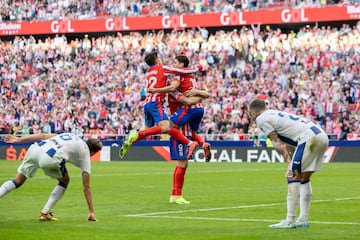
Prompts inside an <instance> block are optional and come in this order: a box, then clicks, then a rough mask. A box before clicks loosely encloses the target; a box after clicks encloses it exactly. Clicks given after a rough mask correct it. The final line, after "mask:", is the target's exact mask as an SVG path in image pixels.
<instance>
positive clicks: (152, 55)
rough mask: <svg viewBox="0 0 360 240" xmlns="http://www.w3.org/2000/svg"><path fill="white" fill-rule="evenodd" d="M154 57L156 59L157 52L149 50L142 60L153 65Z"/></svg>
mask: <svg viewBox="0 0 360 240" xmlns="http://www.w3.org/2000/svg"><path fill="white" fill-rule="evenodd" d="M156 59H158V53H157V52H151V53H148V54H146V56H145V58H144V60H145V62H146V64H147V65H149V66H152V65H155V63H156Z"/></svg>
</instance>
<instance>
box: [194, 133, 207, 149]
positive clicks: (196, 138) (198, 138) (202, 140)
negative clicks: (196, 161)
mask: <svg viewBox="0 0 360 240" xmlns="http://www.w3.org/2000/svg"><path fill="white" fill-rule="evenodd" d="M192 138H193V140H194V141H195V142H198V144H199V145H200V146H203V145H204V142H205V141H204V138H202V137H201V136H200V135H199V134H197V133H193V134H192Z"/></svg>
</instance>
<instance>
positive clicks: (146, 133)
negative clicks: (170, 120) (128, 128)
mask: <svg viewBox="0 0 360 240" xmlns="http://www.w3.org/2000/svg"><path fill="white" fill-rule="evenodd" d="M161 133H162V130H161V127H159V126H154V127H150V128H147V129H144V130H140V131H139V132H138V134H139V137H138V139H136V142H138V141H140V140H142V139H144V138H146V137H147V136H152V135H156V134H161Z"/></svg>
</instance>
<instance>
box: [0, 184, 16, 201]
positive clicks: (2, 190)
mask: <svg viewBox="0 0 360 240" xmlns="http://www.w3.org/2000/svg"><path fill="white" fill-rule="evenodd" d="M14 189H16V185H15V183H14V182H13V180H8V181H6V182H4V183H3V185H1V187H0V198H2V197H3V196H5V195H6V194H7V193H8V192H11V191H12V190H14Z"/></svg>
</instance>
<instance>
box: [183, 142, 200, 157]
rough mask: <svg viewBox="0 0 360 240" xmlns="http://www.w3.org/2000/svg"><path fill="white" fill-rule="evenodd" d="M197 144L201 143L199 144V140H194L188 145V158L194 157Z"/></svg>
mask: <svg viewBox="0 0 360 240" xmlns="http://www.w3.org/2000/svg"><path fill="white" fill-rule="evenodd" d="M197 146H199V144H198V143H197V142H193V143H192V144H191V145H190V146H189V147H188V155H187V157H186V159H187V160H189V159H190V158H191V157H192V155H193V153H194V151H195V149H196V147H197Z"/></svg>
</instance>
